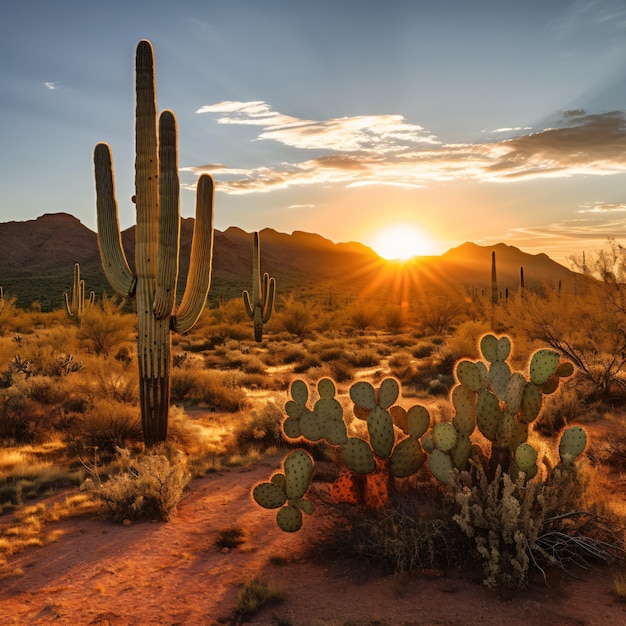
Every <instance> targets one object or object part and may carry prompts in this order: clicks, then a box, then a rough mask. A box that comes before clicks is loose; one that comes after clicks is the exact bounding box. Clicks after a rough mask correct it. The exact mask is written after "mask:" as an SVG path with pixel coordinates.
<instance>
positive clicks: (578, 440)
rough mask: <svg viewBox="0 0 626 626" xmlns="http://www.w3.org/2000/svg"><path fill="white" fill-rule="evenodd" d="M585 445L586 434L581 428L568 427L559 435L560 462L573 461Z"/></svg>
mask: <svg viewBox="0 0 626 626" xmlns="http://www.w3.org/2000/svg"><path fill="white" fill-rule="evenodd" d="M586 445H587V433H586V432H585V429H584V428H582V426H570V427H569V428H567V429H566V430H565V431H563V434H562V435H561V440H560V441H559V456H560V457H561V461H573V460H574V459H576V458H577V457H578V456H580V455H581V454H582V453H583V451H584V449H585V447H586Z"/></svg>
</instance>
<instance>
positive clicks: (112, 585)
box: [0, 457, 626, 626]
mask: <svg viewBox="0 0 626 626" xmlns="http://www.w3.org/2000/svg"><path fill="white" fill-rule="evenodd" d="M279 463H280V459H279V458H278V457H275V458H266V459H263V460H262V461H259V462H257V463H256V464H255V465H253V466H251V467H246V468H231V469H227V470H223V471H220V472H217V473H214V474H210V475H208V476H206V477H204V478H200V479H196V480H194V481H193V483H192V484H191V489H190V492H189V494H188V496H187V497H186V498H185V499H184V500H183V501H182V502H181V503H180V506H179V510H178V513H177V515H176V516H175V517H174V518H173V519H172V520H171V521H170V522H168V523H137V524H133V525H130V526H124V525H121V524H113V523H111V522H108V521H103V520H100V519H95V518H93V517H91V518H89V517H87V518H74V519H70V520H66V521H63V522H58V523H56V524H52V525H51V526H54V528H55V529H59V530H61V531H62V535H61V537H60V538H59V540H58V541H57V542H56V543H53V544H50V545H48V546H45V547H35V548H31V549H28V550H27V551H25V552H22V553H20V554H17V555H14V556H13V557H12V558H11V559H10V561H9V563H8V565H7V567H6V568H5V572H4V574H3V575H4V578H3V579H2V580H0V624H2V625H5V624H7V625H8V624H20V625H25V624H57V625H64V624H72V625H73V626H82V625H91V624H94V625H110V626H122V625H124V626H126V625H136V626H144V625H148V624H159V625H164V626H165V625H167V626H173V625H175V624H176V625H185V626H187V625H189V626H192V625H193V626H196V625H198V626H202V625H212V624H217V623H222V624H233V623H235V622H234V621H233V618H232V615H233V610H234V608H235V604H236V597H237V592H238V591H239V589H240V585H241V584H242V583H243V582H245V581H247V580H250V579H251V578H252V577H254V576H255V575H261V576H263V577H264V578H266V579H268V580H270V581H274V582H275V583H277V584H279V585H281V586H282V587H283V589H284V592H285V599H284V601H283V602H282V603H280V604H276V605H273V606H268V607H266V608H265V609H264V610H262V612H260V613H258V614H257V615H256V616H255V617H253V618H251V619H250V621H249V623H250V624H259V625H261V624H268V625H283V626H287V625H291V626H322V625H326V626H330V625H335V626H339V625H341V626H344V625H347V624H350V625H353V626H358V625H374V624H377V625H385V626H391V625H393V626H403V625H406V626H408V625H418V624H419V625H426V624H438V625H445V626H461V625H463V626H472V625H479V624H480V625H489V624H507V625H508V626H515V625H518V624H519V625H521V624H524V626H528V625H533V626H535V625H546V626H574V625H576V626H580V625H585V624H589V625H596V624H597V625H603V626H606V625H614V624H615V625H617V624H626V604H624V603H620V602H618V601H617V600H615V599H614V597H613V596H612V592H611V583H612V572H611V571H609V570H607V569H604V570H597V571H592V572H585V573H584V574H583V575H582V578H581V579H580V580H575V579H570V578H563V579H561V580H556V579H555V580H553V581H552V583H553V584H552V587H551V588H548V587H546V586H545V585H544V584H543V583H542V582H539V581H538V582H533V583H532V584H531V586H530V587H529V588H528V589H527V590H526V591H525V592H524V593H522V594H520V595H519V596H518V597H516V598H514V599H512V600H506V601H504V600H500V599H498V598H497V597H496V595H495V594H493V593H492V592H490V591H489V590H487V589H486V588H485V587H483V586H482V585H481V584H480V581H475V580H474V581H470V580H467V579H466V578H463V577H461V576H460V575H459V574H458V573H452V572H448V573H447V574H446V575H444V576H442V577H435V576H432V577H407V578H404V579H399V578H397V577H395V576H393V575H383V574H380V573H376V572H370V573H369V574H366V573H365V572H364V571H360V572H358V573H354V572H351V571H349V570H347V569H346V568H345V567H344V566H340V565H338V564H337V563H333V562H332V561H330V560H327V561H325V562H324V561H322V560H321V559H315V558H311V557H310V556H309V557H307V558H304V557H303V550H304V546H305V544H306V542H307V541H311V540H314V538H315V525H316V519H315V516H313V517H312V518H307V519H306V520H305V527H304V528H303V530H302V531H300V532H299V533H295V534H286V533H283V532H281V531H279V530H278V529H277V527H276V525H275V522H274V513H273V512H272V511H266V510H263V509H260V508H259V507H257V506H256V505H254V504H253V502H252V500H251V498H250V491H251V489H252V487H253V486H254V485H255V484H256V483H258V482H260V481H262V480H266V479H267V478H268V477H269V476H270V475H271V474H272V472H273V471H274V470H275V469H276V468H277V467H278V466H279ZM61 496H62V494H61V495H56V496H54V497H55V498H59V497H61ZM233 524H238V525H241V526H243V527H244V528H245V529H247V530H248V531H249V532H250V540H249V541H248V542H247V543H246V544H243V546H242V547H241V548H235V549H232V550H230V551H222V550H221V549H220V548H219V547H217V546H216V544H215V539H216V536H217V533H218V532H219V531H220V530H222V529H224V528H227V527H229V526H231V525H233ZM18 572H19V573H20V575H16V573H18Z"/></svg>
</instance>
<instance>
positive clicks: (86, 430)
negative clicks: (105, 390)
mask: <svg viewBox="0 0 626 626" xmlns="http://www.w3.org/2000/svg"><path fill="white" fill-rule="evenodd" d="M70 436H71V438H72V440H73V442H74V445H76V446H77V447H78V448H79V449H81V450H82V449H84V448H97V449H98V450H100V451H102V452H105V453H114V452H115V450H116V449H117V448H121V447H124V446H125V445H126V444H127V443H129V442H138V441H141V439H142V429H141V416H140V413H139V409H138V407H137V406H135V405H131V404H127V403H125V402H119V401H116V400H110V399H106V400H105V399H101V398H96V399H94V400H93V401H92V402H91V403H90V405H89V406H88V407H87V409H86V410H85V412H84V413H83V414H82V415H80V416H77V418H76V420H75V422H74V423H73V424H72V427H71V430H70Z"/></svg>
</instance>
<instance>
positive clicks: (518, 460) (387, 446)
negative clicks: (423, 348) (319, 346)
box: [253, 335, 587, 530]
mask: <svg viewBox="0 0 626 626" xmlns="http://www.w3.org/2000/svg"><path fill="white" fill-rule="evenodd" d="M480 351H481V355H482V357H483V359H482V360H478V361H471V360H469V359H463V360H461V361H459V362H458V363H457V366H456V377H457V380H458V384H457V385H456V386H455V387H454V388H453V389H452V392H451V395H450V399H451V402H452V405H453V407H454V417H453V418H452V420H451V421H447V422H440V423H437V424H435V425H434V426H433V427H432V428H430V423H431V418H430V414H429V412H428V409H427V408H426V407H424V406H422V405H419V404H417V405H414V406H412V407H411V408H409V409H408V410H406V409H404V408H403V407H401V406H400V405H399V404H397V402H398V398H399V395H400V385H399V383H398V381H396V380H395V379H393V378H386V379H384V380H382V382H381V383H380V386H379V387H378V388H375V387H374V386H373V385H371V384H370V383H369V382H364V381H361V382H357V383H354V384H353V385H352V386H351V387H350V390H349V396H350V400H351V401H352V411H353V413H354V416H355V417H356V418H357V419H358V420H362V421H364V422H365V427H366V431H367V436H366V437H365V436H364V437H360V436H357V435H352V434H351V432H349V430H348V428H347V427H346V423H345V421H344V409H343V406H342V404H341V403H340V402H339V401H338V400H337V398H336V397H335V394H336V386H335V384H334V382H333V381H332V380H330V379H329V378H322V379H321V380H320V381H319V382H318V383H317V392H318V395H319V398H318V399H317V400H316V401H315V402H314V403H313V404H312V406H311V405H310V402H309V401H310V397H309V387H308V385H307V383H306V382H305V381H303V380H294V381H293V383H292V385H291V389H290V395H291V397H290V399H289V400H288V401H287V402H286V404H285V412H286V414H287V417H286V419H285V421H284V422H283V430H284V434H285V435H286V437H287V438H288V439H290V440H297V439H305V440H309V441H312V442H318V441H322V440H325V441H326V442H327V443H328V444H330V445H332V446H336V448H337V454H336V455H335V459H338V461H339V464H340V466H341V468H342V469H341V473H340V475H339V477H338V478H337V479H336V480H335V481H334V483H332V484H331V486H330V497H331V499H332V500H333V501H334V502H337V503H350V504H356V505H364V506H366V507H368V508H372V509H377V508H381V507H383V506H385V505H386V504H387V503H388V501H389V495H390V493H391V492H392V490H393V489H394V486H395V479H402V478H407V477H410V476H413V475H415V474H417V473H418V472H419V471H420V469H421V468H422V467H423V466H424V465H426V467H427V468H428V470H429V471H430V473H431V474H432V476H434V477H435V478H436V479H438V480H439V481H441V482H442V483H450V482H451V479H452V472H453V470H459V471H464V470H467V469H468V468H469V464H470V460H472V461H473V462H476V463H480V464H482V466H483V468H484V470H485V473H486V475H487V476H489V477H490V479H492V480H493V479H494V477H496V476H501V475H502V473H503V472H504V473H507V474H509V475H510V476H511V477H512V478H514V479H515V478H517V477H518V476H520V473H523V476H521V477H520V478H521V479H523V480H525V481H528V480H532V479H533V478H534V477H535V476H536V475H537V473H538V456H539V455H538V451H537V450H536V449H535V448H534V447H533V446H532V445H531V444H530V443H529V442H528V429H529V425H530V424H532V422H533V421H534V420H535V419H536V418H537V417H538V415H539V413H540V411H541V406H542V402H543V396H544V395H546V394H549V393H553V392H554V391H555V390H556V389H557V388H558V385H559V382H560V380H561V379H563V378H565V377H568V376H570V375H571V374H573V371H574V369H573V366H572V365H571V364H570V363H567V362H561V360H560V358H559V355H558V353H556V352H554V351H553V350H549V349H542V350H538V351H536V352H535V353H534V354H533V355H532V357H531V359H530V362H529V366H528V373H527V374H528V378H527V377H526V376H525V375H524V374H522V373H520V372H511V369H510V366H509V364H508V363H507V360H508V358H509V356H510V353H511V342H510V340H509V338H508V337H500V338H498V337H496V336H494V335H485V336H484V337H483V338H482V339H481V342H480ZM354 430H355V432H357V433H358V432H361V431H362V430H364V429H359V428H356V429H354ZM477 434H480V435H481V436H482V438H481V437H476V436H475V435H477ZM474 440H479V441H481V440H482V441H483V442H484V441H485V440H486V441H487V442H489V444H490V446H489V447H488V449H487V450H483V448H482V447H481V445H479V443H476V442H475V441H474ZM483 445H484V443H483ZM586 445H587V436H586V433H585V430H584V429H583V428H582V427H580V426H571V427H569V428H567V429H566V430H565V431H564V432H563V433H562V435H561V438H560V441H559V446H558V450H559V457H560V463H561V464H568V463H572V462H574V461H575V460H576V459H577V458H578V457H579V456H580V454H582V452H583V451H584V449H585V447H586ZM300 452H301V453H302V454H304V455H306V453H304V452H303V451H300ZM306 456H307V458H309V457H308V455H306ZM289 458H290V457H288V459H289ZM302 463H303V464H304V465H305V466H306V468H308V467H309V465H308V461H304V460H303V461H302ZM290 467H291V465H290V464H287V463H286V464H285V476H287V474H288V473H289V472H290V471H293V470H291V469H290ZM302 474H303V476H302V479H301V480H299V481H298V487H299V488H302V487H303V485H304V483H305V482H306V484H307V486H308V481H310V477H311V472H310V471H309V469H306V470H305V471H303V472H302ZM281 476H282V475H280V474H279V475H277V476H276V477H274V478H273V479H272V480H271V481H270V483H261V485H258V486H257V487H256V488H255V490H254V492H253V495H254V498H255V500H256V501H257V502H258V503H259V504H260V505H261V506H264V507H266V508H278V507H284V506H285V503H287V505H286V506H287V507H288V508H289V507H291V508H289V512H285V513H281V514H280V516H281V519H280V520H278V522H279V526H280V527H281V528H283V529H288V530H297V529H298V528H300V526H301V523H302V515H301V513H298V512H295V511H293V510H292V509H294V508H295V509H301V510H303V511H304V512H305V513H308V512H309V509H312V505H310V504H307V505H302V503H301V501H300V500H299V498H300V499H302V498H303V497H304V494H305V492H306V489H305V491H299V490H298V489H295V488H292V489H291V491H289V490H287V488H286V486H285V484H284V482H283V481H284V480H285V479H284V478H281ZM292 480H295V479H292ZM270 485H272V486H270ZM287 520H290V522H289V523H288V522H287Z"/></svg>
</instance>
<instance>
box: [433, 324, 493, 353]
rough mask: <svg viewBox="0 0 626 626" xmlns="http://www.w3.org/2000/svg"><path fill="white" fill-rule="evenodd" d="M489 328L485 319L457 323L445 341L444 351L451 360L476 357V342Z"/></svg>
mask: <svg viewBox="0 0 626 626" xmlns="http://www.w3.org/2000/svg"><path fill="white" fill-rule="evenodd" d="M488 329H489V324H488V323H487V322H485V321H466V322H462V323H461V324H459V325H458V326H457V328H456V330H455V331H454V333H453V334H452V335H450V336H449V337H448V338H447V339H446V342H445V348H444V350H445V352H446V354H448V355H450V357H451V358H452V359H453V360H456V359H463V358H470V359H476V358H478V342H479V341H480V338H481V337H482V336H483V335H484V334H485V333H486V332H487V330H488Z"/></svg>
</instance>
